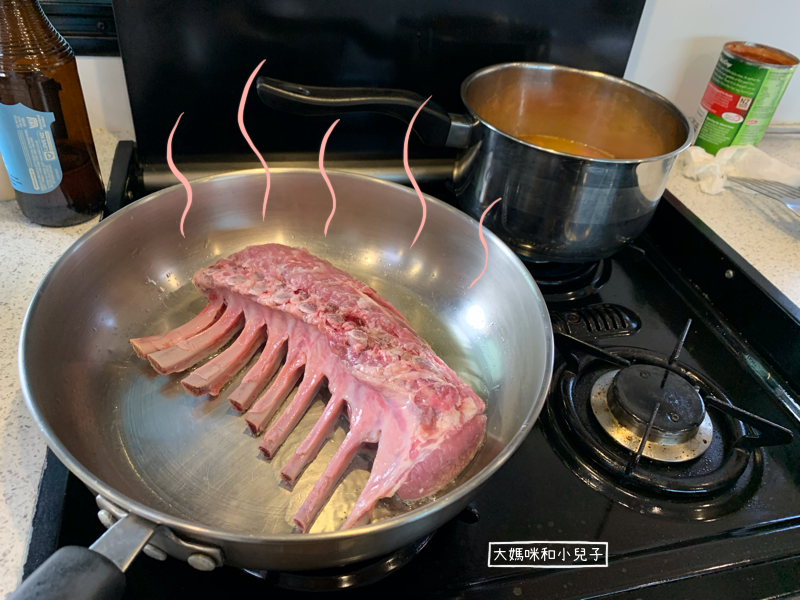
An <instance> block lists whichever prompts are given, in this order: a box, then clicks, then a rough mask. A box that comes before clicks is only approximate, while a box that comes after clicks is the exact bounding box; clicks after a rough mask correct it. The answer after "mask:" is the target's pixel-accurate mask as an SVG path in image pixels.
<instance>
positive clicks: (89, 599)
mask: <svg viewBox="0 0 800 600" xmlns="http://www.w3.org/2000/svg"><path fill="white" fill-rule="evenodd" d="M156 527H157V526H156V524H155V523H151V522H150V521H146V520H145V519H142V518H140V517H137V516H136V515H131V514H128V515H126V516H125V517H123V518H122V519H120V520H119V521H117V522H116V523H115V524H114V525H112V526H111V528H110V529H109V530H108V531H106V532H105V533H104V534H103V536H102V537H101V538H100V539H98V540H97V541H96V542H95V543H94V544H92V546H91V548H81V547H79V546H66V547H64V548H61V549H60V550H58V551H57V552H56V553H55V554H53V556H51V557H50V558H48V559H47V560H46V561H45V562H44V563H42V565H41V566H40V567H39V568H38V569H36V571H34V572H33V573H32V574H31V575H30V577H28V578H27V579H26V580H25V581H23V582H22V585H20V586H19V587H18V588H17V589H16V591H14V592H12V593H11V595H10V596H9V597H8V599H7V600H56V599H58V600H119V599H120V598H122V594H123V593H124V592H125V570H126V569H127V568H128V567H129V566H130V564H131V562H133V559H134V558H136V556H137V555H138V554H139V552H140V551H141V550H142V548H143V547H144V545H145V544H146V543H147V541H148V540H149V539H150V537H151V536H152V535H153V533H154V532H155V530H156Z"/></svg>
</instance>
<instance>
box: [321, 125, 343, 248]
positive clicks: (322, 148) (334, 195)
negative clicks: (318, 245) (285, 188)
mask: <svg viewBox="0 0 800 600" xmlns="http://www.w3.org/2000/svg"><path fill="white" fill-rule="evenodd" d="M338 122H339V119H336V120H335V121H334V122H333V125H331V126H330V127H329V128H328V131H327V132H326V133H325V135H324V136H323V138H322V145H321V146H320V147H319V172H320V173H322V178H323V179H324V180H325V183H327V184H328V189H329V190H330V191H331V200H333V208H332V209H331V214H330V216H329V217H328V220H327V221H325V237H328V225H330V224H331V219H333V213H335V212H336V194H335V193H334V191H333V186H332V185H331V180H330V179H328V174H327V173H326V172H325V167H323V166H322V161H323V159H324V158H325V146H327V145H328V138H329V137H331V132H332V131H333V128H334V127H336V124H337V123H338Z"/></svg>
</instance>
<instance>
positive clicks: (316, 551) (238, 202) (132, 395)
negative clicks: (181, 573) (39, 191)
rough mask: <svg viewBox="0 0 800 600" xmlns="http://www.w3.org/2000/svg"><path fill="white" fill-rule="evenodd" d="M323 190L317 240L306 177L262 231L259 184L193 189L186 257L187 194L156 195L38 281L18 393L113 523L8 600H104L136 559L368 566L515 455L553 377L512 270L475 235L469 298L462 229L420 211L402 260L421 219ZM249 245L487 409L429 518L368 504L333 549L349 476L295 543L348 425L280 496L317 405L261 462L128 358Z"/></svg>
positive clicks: (353, 186)
mask: <svg viewBox="0 0 800 600" xmlns="http://www.w3.org/2000/svg"><path fill="white" fill-rule="evenodd" d="M329 175H330V179H331V183H332V184H333V187H334V189H335V191H336V199H337V208H336V213H335V215H334V217H333V220H332V221H331V224H330V228H329V231H328V235H327V237H325V236H323V228H324V226H325V222H326V220H327V218H328V215H329V213H330V211H331V204H332V203H331V196H330V194H329V192H328V189H327V187H326V185H325V182H324V181H323V179H322V177H321V175H320V173H319V172H318V171H316V170H284V171H277V172H273V173H272V188H271V192H270V196H269V204H268V206H267V212H266V220H265V221H263V222H262V220H261V204H262V200H263V194H264V186H265V181H264V173H263V171H260V170H259V171H246V172H241V173H236V174H232V175H225V176H215V177H211V178H208V179H204V180H198V181H194V182H193V183H192V188H193V191H194V201H193V203H192V206H191V209H190V211H189V213H188V216H187V218H186V223H185V231H186V238H185V239H184V238H182V237H181V235H180V233H179V231H178V224H179V220H180V215H181V213H182V211H183V209H184V205H185V202H186V194H185V192H184V190H183V188H181V187H173V188H170V189H166V190H163V191H160V192H158V193H156V194H153V195H152V196H149V197H148V198H145V199H143V200H140V201H139V202H136V203H134V204H133V205H131V206H128V207H126V208H124V209H123V210H121V211H119V212H118V213H116V214H114V215H113V216H111V217H110V218H108V219H106V220H105V221H103V222H101V223H100V224H99V225H98V226H97V227H95V228H94V229H92V230H91V231H89V232H88V233H87V234H86V235H84V236H83V237H82V238H81V239H79V240H78V241H77V242H76V243H75V244H74V245H73V246H72V247H71V248H70V249H69V250H68V251H67V252H66V253H65V254H64V255H63V256H62V257H61V258H60V259H59V260H58V262H57V263H56V264H55V266H54V267H53V268H52V269H51V271H50V272H49V273H48V274H47V276H46V277H45V279H44V281H43V282H42V284H41V286H40V288H39V290H38V291H37V293H36V296H35V297H34V299H33V301H32V303H31V306H30V309H29V311H28V314H27V316H26V318H25V322H24V325H23V329H22V336H21V341H20V351H19V364H20V378H21V381H22V389H23V393H24V395H25V399H26V401H27V403H28V406H29V408H30V410H31V412H32V413H33V416H34V418H35V419H36V421H37V423H38V425H39V426H40V427H41V429H42V431H43V432H44V435H45V437H46V439H47V442H48V444H49V445H50V447H51V448H52V449H53V451H54V452H55V453H56V455H57V456H58V457H59V458H60V459H61V460H62V461H63V462H64V463H65V464H66V465H67V467H69V469H70V470H71V471H72V472H73V473H74V474H75V475H77V476H78V477H79V478H80V479H81V480H82V481H83V482H84V483H85V484H86V485H87V486H88V487H89V488H91V489H92V490H93V491H94V492H96V493H97V494H98V503H99V504H100V506H101V508H103V509H104V511H105V512H104V513H102V516H103V518H104V520H105V522H106V523H107V524H111V523H112V522H114V521H116V523H115V524H113V526H112V527H111V528H110V529H109V531H108V532H107V533H106V534H105V535H104V536H103V537H102V538H100V540H98V542H97V543H96V544H95V545H94V546H92V550H86V549H79V548H71V549H62V550H60V551H59V552H58V553H57V554H56V555H54V556H53V557H51V558H50V559H49V560H48V561H47V563H45V565H43V566H42V568H41V569H40V570H39V571H37V572H36V573H35V574H34V575H33V576H32V577H31V578H30V579H29V580H28V581H27V582H26V583H25V584H23V586H22V587H21V588H20V589H19V590H18V591H17V592H15V595H12V598H14V599H22V598H33V597H36V598H48V597H54V596H56V595H57V594H58V593H63V592H64V590H70V591H71V592H74V593H75V594H76V595H75V596H74V597H86V598H117V597H119V596H120V594H121V589H122V586H123V584H124V576H123V575H122V571H124V570H125V568H126V567H127V566H128V565H129V564H130V562H131V561H132V560H133V558H134V557H135V556H136V554H137V553H138V552H139V551H140V550H141V549H142V548H144V547H145V545H146V544H147V545H148V546H147V548H146V551H147V552H148V553H149V554H151V555H159V554H162V555H163V553H167V554H169V555H172V556H173V557H176V558H179V559H183V560H188V561H189V563H190V564H192V565H193V566H195V567H197V568H199V569H213V568H216V567H221V566H222V565H230V566H235V567H242V568H247V569H266V570H284V571H286V570H298V571H299V570H308V569H318V568H324V567H330V566H338V565H344V564H348V563H352V562H355V561H360V560H364V559H367V558H371V557H376V556H381V555H384V554H387V553H389V552H392V551H393V550H396V549H398V548H401V547H403V546H405V545H407V544H409V543H411V542H414V541H415V540H418V539H419V538H421V537H423V536H425V535H426V534H428V533H429V532H431V531H433V530H434V529H436V528H437V527H438V526H439V525H441V524H443V523H444V522H446V521H447V520H449V519H451V518H452V517H453V516H454V515H456V514H457V513H458V512H459V511H460V510H462V509H463V508H464V506H466V504H467V503H468V502H469V501H470V500H471V499H472V498H473V497H474V496H475V495H476V494H477V492H478V490H479V489H480V488H481V486H483V485H484V484H486V483H487V482H488V481H489V479H490V477H491V476H492V474H493V473H494V472H495V471H497V469H499V468H500V466H501V465H502V464H503V463H504V462H505V461H506V460H507V459H508V458H509V456H510V455H511V454H512V453H513V452H514V450H515V449H516V448H517V447H518V446H519V444H520V443H521V442H522V440H523V439H524V437H525V436H526V435H527V433H528V432H529V430H530V429H531V427H532V425H533V423H534V421H535V420H536V418H537V416H538V415H539V412H540V410H541V409H542V405H543V403H544V400H545V395H546V393H547V388H548V385H549V381H550V375H551V370H552V360H553V355H552V335H551V329H550V321H549V317H548V313H547V310H546V308H545V305H544V302H543V300H542V297H541V295H540V293H539V291H538V289H537V287H536V285H535V284H534V282H533V280H532V279H531V277H530V275H529V274H528V271H527V270H526V268H525V267H524V265H523V264H522V263H521V262H520V261H519V260H518V259H517V257H516V256H515V255H514V254H513V253H512V252H511V251H510V250H509V249H508V248H507V247H506V246H505V245H504V244H503V243H502V242H500V241H499V239H498V238H497V237H495V236H494V235H492V234H491V233H488V234H487V235H486V241H487V244H488V248H489V264H488V268H487V269H486V273H485V275H484V276H483V278H482V280H480V281H479V282H478V283H477V284H476V285H475V286H474V287H473V288H472V289H468V286H469V284H470V283H471V282H472V281H473V280H474V279H475V278H476V277H477V276H478V275H479V273H480V272H481V269H482V268H483V265H484V257H485V254H484V249H483V246H482V245H481V243H480V240H479V236H478V224H477V223H476V222H475V221H474V220H473V219H471V218H470V217H468V216H467V215H465V214H463V213H461V212H459V211H457V210H456V209H454V208H451V207H449V206H447V205H446V204H444V203H442V202H439V201H438V200H435V199H434V198H427V208H428V211H427V220H426V223H425V228H424V230H423V231H422V234H421V235H420V237H419V240H418V241H417V243H416V244H415V245H414V247H413V249H409V246H410V245H411V241H412V240H413V239H414V235H415V234H416V231H417V228H418V227H419V223H420V219H421V216H422V211H421V208H420V204H419V199H418V198H417V196H416V195H415V193H414V192H413V191H412V190H410V189H409V188H406V187H403V186H400V185H396V184H392V183H387V182H384V181H379V180H377V179H371V178H367V177H363V176H357V175H351V174H345V173H337V172H331V173H330V174H329ZM265 242H280V243H284V244H289V245H298V246H305V247H307V248H308V249H309V250H310V251H311V252H313V253H315V254H317V255H318V256H321V257H324V258H326V259H328V260H330V261H331V262H332V263H333V264H335V265H336V266H338V267H341V268H343V269H345V270H347V271H348V272H350V273H351V274H353V275H354V276H355V277H357V278H359V279H361V280H362V281H364V282H366V283H367V284H369V285H371V286H373V287H375V288H376V289H377V290H378V291H379V292H380V293H382V294H383V295H385V296H386V297H387V298H388V299H389V300H390V301H391V302H392V303H394V304H395V306H397V307H398V308H399V309H400V310H401V311H402V312H403V314H404V315H405V316H406V317H407V318H408V319H409V321H410V322H411V323H412V324H413V325H414V326H415V328H416V329H417V331H418V332H419V333H420V335H421V336H422V337H423V338H425V339H426V340H427V341H428V342H429V343H430V344H431V345H432V346H433V348H434V350H436V351H437V352H438V353H439V355H440V356H441V357H442V358H443V359H444V360H445V361H446V362H447V363H448V364H449V365H450V366H451V367H452V368H453V369H454V370H455V371H456V372H458V373H459V375H460V376H461V377H462V378H463V379H464V380H465V381H466V382H467V383H469V384H470V385H471V386H473V388H474V389H475V390H476V391H477V393H478V394H479V395H480V396H481V397H483V398H485V399H486V403H487V414H488V435H487V439H486V442H485V444H484V445H483V447H482V449H481V450H480V451H479V453H478V455H477V456H476V458H475V460H474V461H473V462H472V464H471V465H470V466H469V467H468V468H467V469H466V470H465V471H464V472H463V473H462V474H461V475H460V476H459V477H458V478H457V480H456V481H455V482H454V484H452V485H450V486H449V487H448V488H446V489H445V490H444V491H443V492H442V493H440V494H439V495H438V496H437V497H436V498H435V499H432V500H429V501H427V502H423V503H419V504H415V505H413V506H407V505H405V504H403V503H401V502H400V501H397V500H389V501H385V502H382V503H381V505H380V506H379V507H378V508H376V511H375V514H374V518H373V522H372V523H371V524H369V525H367V526H364V527H360V528H356V529H352V530H348V531H337V527H338V525H340V524H341V522H342V520H343V517H344V515H346V514H347V512H348V511H349V508H351V507H352V505H353V503H354V502H355V499H356V497H357V496H358V493H359V491H360V489H361V486H363V484H364V483H365V480H366V472H365V470H364V469H365V468H366V466H367V465H366V463H365V462H364V463H362V465H361V468H353V469H352V470H351V471H350V472H349V473H348V474H347V475H346V476H345V478H344V479H343V480H342V482H341V483H340V485H339V487H338V488H337V491H336V492H335V494H334V495H333V497H332V499H331V501H330V502H329V503H328V505H327V507H326V508H325V510H324V512H323V513H322V514H321V515H320V517H319V518H318V519H317V521H316V523H315V525H314V527H313V528H312V530H311V533H308V534H299V533H295V532H293V531H292V528H293V523H292V515H293V514H294V513H295V511H296V509H297V507H298V506H299V504H300V503H301V502H302V501H303V499H304V497H305V495H306V494H307V493H308V491H309V490H310V488H311V486H312V485H313V483H314V481H315V479H316V477H317V476H318V475H319V473H320V472H321V471H322V469H323V468H324V466H325V464H326V462H327V460H328V459H329V458H330V457H331V456H332V454H333V452H334V451H335V449H336V447H337V445H338V443H339V442H340V441H341V440H342V438H343V436H344V433H345V431H344V429H345V428H346V423H345V422H342V423H341V426H340V427H339V428H338V429H337V431H336V433H335V435H334V437H333V442H332V443H329V444H326V447H325V448H324V449H323V451H322V452H321V455H320V457H319V458H318V459H317V460H316V461H315V463H313V465H312V466H311V467H309V470H308V471H307V472H306V473H305V474H304V475H303V476H302V478H301V479H300V480H299V481H298V483H297V484H296V485H295V487H294V489H290V488H287V487H285V486H283V485H281V484H280V481H281V479H280V477H279V471H280V468H281V466H282V464H283V462H284V461H285V460H286V459H287V458H288V457H289V456H290V455H291V454H292V452H293V451H294V449H295V447H296V446H297V444H298V443H299V442H300V441H301V440H302V439H303V437H304V436H305V435H306V433H307V432H308V431H309V429H310V427H311V426H312V424H313V423H314V422H315V420H316V418H317V417H318V416H319V415H320V412H321V410H322V406H323V399H322V398H320V399H318V400H317V401H316V404H315V405H314V406H313V407H312V408H311V409H310V411H309V414H308V415H307V416H306V417H305V419H304V420H303V421H302V423H301V424H300V426H299V427H298V428H297V430H296V431H295V432H294V433H293V434H292V436H291V437H290V438H289V439H288V440H287V442H286V443H285V444H284V446H283V447H282V448H281V450H280V451H279V452H278V454H277V455H276V457H275V458H274V459H273V460H272V461H265V460H262V459H260V458H259V451H258V441H257V440H256V439H254V438H253V437H252V436H250V435H249V434H248V433H247V426H246V425H245V423H244V420H243V419H242V418H241V417H240V416H238V415H237V414H236V413H235V412H234V411H232V410H231V409H230V408H229V405H228V402H227V401H226V391H225V390H223V393H222V394H221V395H220V396H219V397H218V398H217V399H210V398H208V397H201V398H194V397H190V396H188V395H186V394H185V393H184V392H183V389H182V387H181V385H180V381H179V380H180V377H179V376H177V375H175V376H160V375H157V374H155V373H154V372H153V370H152V369H151V368H150V366H149V365H148V364H147V363H146V362H144V361H140V360H138V359H137V358H136V357H135V356H134V353H133V351H132V349H131V347H130V344H129V343H128V339H129V338H132V337H137V336H142V335H147V334H153V333H156V332H159V331H165V330H167V329H170V328H172V327H175V326H177V325H179V324H181V323H183V322H185V321H187V320H188V319H189V318H190V317H191V316H193V315H194V314H196V313H197V312H198V311H199V310H200V308H201V307H202V305H203V304H204V299H203V298H202V297H201V296H200V294H199V293H198V292H197V291H196V290H194V288H193V286H192V285H191V277H192V275H193V274H194V272H195V271H196V270H197V269H199V268H201V267H203V266H206V265H208V264H210V263H212V262H214V261H215V260H217V259H218V258H220V257H223V256H227V255H229V254H231V253H233V252H235V251H238V250H240V249H242V248H243V247H245V246H247V245H250V244H259V243H265ZM240 377H241V375H240ZM234 387H235V385H231V386H229V388H228V389H233V388H234ZM355 467H358V465H355ZM57 576H58V577H60V578H57ZM37 593H38V594H39V595H35V594H37ZM48 594H49V595H48ZM58 597H61V596H58ZM70 597H73V596H70Z"/></svg>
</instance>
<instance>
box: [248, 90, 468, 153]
mask: <svg viewBox="0 0 800 600" xmlns="http://www.w3.org/2000/svg"><path fill="white" fill-rule="evenodd" d="M256 88H257V90H258V97H259V98H261V101H262V102H263V103H264V104H266V105H267V106H269V107H270V108H275V109H277V110H282V111H286V112H290V113H294V114H298V115H338V114H343V113H349V112H374V113H381V114H385V115H390V116H392V117H395V118H396V119H400V120H401V121H405V122H406V123H409V122H410V121H411V119H412V118H413V117H414V113H415V112H417V109H418V108H419V106H420V104H422V103H423V102H424V101H425V98H424V97H423V96H420V95H419V94H415V93H414V92H407V91H404V90H384V89H380V88H332V87H317V86H311V85H299V84H296V83H289V82H287V81H280V80H278V79H272V78H271V77H259V78H258V80H257V83H256ZM474 125H475V124H474V123H471V122H470V121H469V120H468V119H467V118H466V117H464V116H463V115H455V114H451V113H448V112H447V111H446V110H444V109H443V108H442V107H441V106H439V105H438V104H436V103H435V102H433V101H431V100H429V101H428V102H427V104H425V107H424V108H423V109H422V110H421V111H420V113H419V115H418V116H417V119H416V121H414V131H415V132H416V133H417V135H418V136H419V137H420V139H421V140H422V141H423V142H424V143H425V144H427V145H428V146H447V147H449V148H466V147H467V146H468V145H469V137H470V133H471V130H472V128H473V127H474Z"/></svg>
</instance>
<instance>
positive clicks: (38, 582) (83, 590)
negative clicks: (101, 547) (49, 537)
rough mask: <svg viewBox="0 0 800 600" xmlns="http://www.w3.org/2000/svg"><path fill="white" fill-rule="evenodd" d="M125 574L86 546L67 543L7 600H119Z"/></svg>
mask: <svg viewBox="0 0 800 600" xmlns="http://www.w3.org/2000/svg"><path fill="white" fill-rule="evenodd" d="M124 592H125V574H124V573H123V572H122V571H120V569H119V567H117V565H115V564H114V563H113V562H111V561H110V560H109V559H107V558H106V557H105V556H103V555H102V554H99V553H97V552H95V551H93V550H89V549H88V548H81V547H79V546H66V547H64V548H61V549H60V550H58V551H57V552H56V553H55V554H53V556H51V557H50V558H48V559H47V560H46V561H44V563H42V566H40V567H39V568H38V569H36V571H34V572H33V573H32V574H31V576H30V577H28V578H27V579H26V580H25V581H24V582H23V583H22V585H21V586H19V587H18V588H17V589H16V591H14V592H12V593H11V595H10V596H9V597H8V600H55V599H56V598H58V599H59V600H119V599H120V598H122V594H123V593H124Z"/></svg>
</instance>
